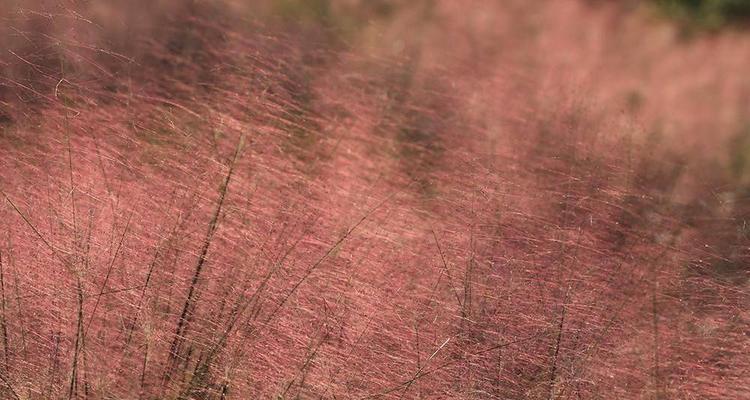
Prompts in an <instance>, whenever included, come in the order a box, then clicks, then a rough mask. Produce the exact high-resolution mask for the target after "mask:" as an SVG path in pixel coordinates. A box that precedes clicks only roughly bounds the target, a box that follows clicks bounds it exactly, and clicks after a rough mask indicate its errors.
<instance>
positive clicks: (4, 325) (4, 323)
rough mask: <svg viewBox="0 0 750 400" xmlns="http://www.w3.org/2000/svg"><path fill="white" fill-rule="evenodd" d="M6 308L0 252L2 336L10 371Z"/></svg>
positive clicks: (4, 352)
mask: <svg viewBox="0 0 750 400" xmlns="http://www.w3.org/2000/svg"><path fill="white" fill-rule="evenodd" d="M5 312H6V306H5V270H4V268H3V253H2V251H0V335H2V336H3V356H4V359H3V361H4V363H5V364H4V366H5V370H6V371H7V370H8V351H9V349H8V326H7V321H6V317H7V316H6V314H5Z"/></svg>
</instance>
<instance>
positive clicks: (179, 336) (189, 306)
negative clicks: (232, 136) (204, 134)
mask: <svg viewBox="0 0 750 400" xmlns="http://www.w3.org/2000/svg"><path fill="white" fill-rule="evenodd" d="M244 139H245V136H244V135H243V136H242V137H240V141H239V143H238V144H237V148H236V150H235V152H234V156H233V158H232V160H231V162H230V164H229V170H228V171H227V175H226V177H225V178H224V182H223V184H222V185H221V188H220V192H219V201H218V204H217V205H216V209H215V210H214V213H213V215H212V216H211V222H210V223H209V224H208V231H207V232H206V236H205V238H204V239H203V247H202V248H201V251H200V255H199V256H198V261H197V263H196V265H195V272H193V277H192V279H191V281H190V287H189V288H188V293H187V296H186V298H185V303H184V304H183V307H182V312H181V313H180V317H179V319H178V320H177V327H176V328H175V333H174V339H173V340H172V345H171V346H170V350H169V360H168V363H167V371H166V373H165V381H169V379H170V375H171V372H172V369H173V367H174V365H175V363H176V362H177V359H178V358H179V355H180V353H181V349H182V343H183V341H184V337H185V332H186V330H187V328H188V324H189V323H190V319H191V317H192V314H193V308H194V306H195V293H196V289H197V286H198V282H199V279H200V276H201V272H202V271H203V266H204V264H205V263H206V257H207V255H208V250H209V248H210V247H211V242H212V240H213V236H214V233H215V232H216V228H217V227H218V222H219V215H221V210H222V207H223V205H224V199H225V198H226V195H227V190H228V189H229V182H230V180H231V179H232V173H233V172H234V167H235V165H236V162H237V158H238V157H239V154H240V151H241V150H242V146H243V144H244Z"/></svg>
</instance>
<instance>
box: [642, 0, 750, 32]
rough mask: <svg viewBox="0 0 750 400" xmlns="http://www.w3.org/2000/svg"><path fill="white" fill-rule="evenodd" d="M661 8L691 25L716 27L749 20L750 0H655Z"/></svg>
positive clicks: (743, 22) (744, 22)
mask: <svg viewBox="0 0 750 400" xmlns="http://www.w3.org/2000/svg"><path fill="white" fill-rule="evenodd" d="M655 2H656V4H657V5H658V6H659V7H660V8H661V10H662V11H663V12H664V13H665V14H667V15H669V16H671V17H674V18H676V19H678V20H681V21H683V22H685V23H687V24H689V25H691V26H694V27H699V28H707V29H718V28H721V27H724V26H726V25H728V24H735V25H737V24H747V23H748V22H750V0H655Z"/></svg>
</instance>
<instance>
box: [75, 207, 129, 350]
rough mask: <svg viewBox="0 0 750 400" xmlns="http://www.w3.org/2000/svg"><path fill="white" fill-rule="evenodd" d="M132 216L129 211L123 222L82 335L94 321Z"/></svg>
mask: <svg viewBox="0 0 750 400" xmlns="http://www.w3.org/2000/svg"><path fill="white" fill-rule="evenodd" d="M132 218H133V213H132V212H131V213H130V215H129V216H128V221H127V222H126V223H125V229H123V231H122V236H120V242H119V243H118V244H117V249H115V254H114V255H113V256H112V260H111V261H110V263H109V266H108V267H107V273H106V274H105V276H104V282H102V288H101V289H100V290H99V294H98V295H97V296H96V302H94V308H93V309H92V310H91V315H89V322H88V323H87V324H86V329H85V330H84V336H85V335H86V334H88V332H89V329H90V328H91V323H92V322H93V321H94V315H95V314H96V310H97V309H98V308H99V302H100V301H101V298H102V296H103V295H104V294H105V292H106V290H107V283H108V282H109V277H110V275H111V274H112V269H113V268H114V266H115V261H117V256H118V255H119V254H120V249H121V248H122V243H123V242H124V241H125V237H126V236H127V234H128V230H129V229H130V221H131V219H132Z"/></svg>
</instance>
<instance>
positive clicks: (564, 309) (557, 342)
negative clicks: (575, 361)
mask: <svg viewBox="0 0 750 400" xmlns="http://www.w3.org/2000/svg"><path fill="white" fill-rule="evenodd" d="M569 295H570V286H568V289H567V290H566V291H565V298H564V299H563V302H562V307H561V309H560V320H559V321H558V323H557V337H556V338H555V348H554V349H555V350H554V353H553V354H552V366H551V367H550V372H549V396H548V397H547V398H548V399H549V400H552V399H554V398H555V381H556V380H557V360H558V357H559V355H560V344H561V343H562V335H563V328H564V327H565V313H566V312H567V308H568V296H569Z"/></svg>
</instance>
